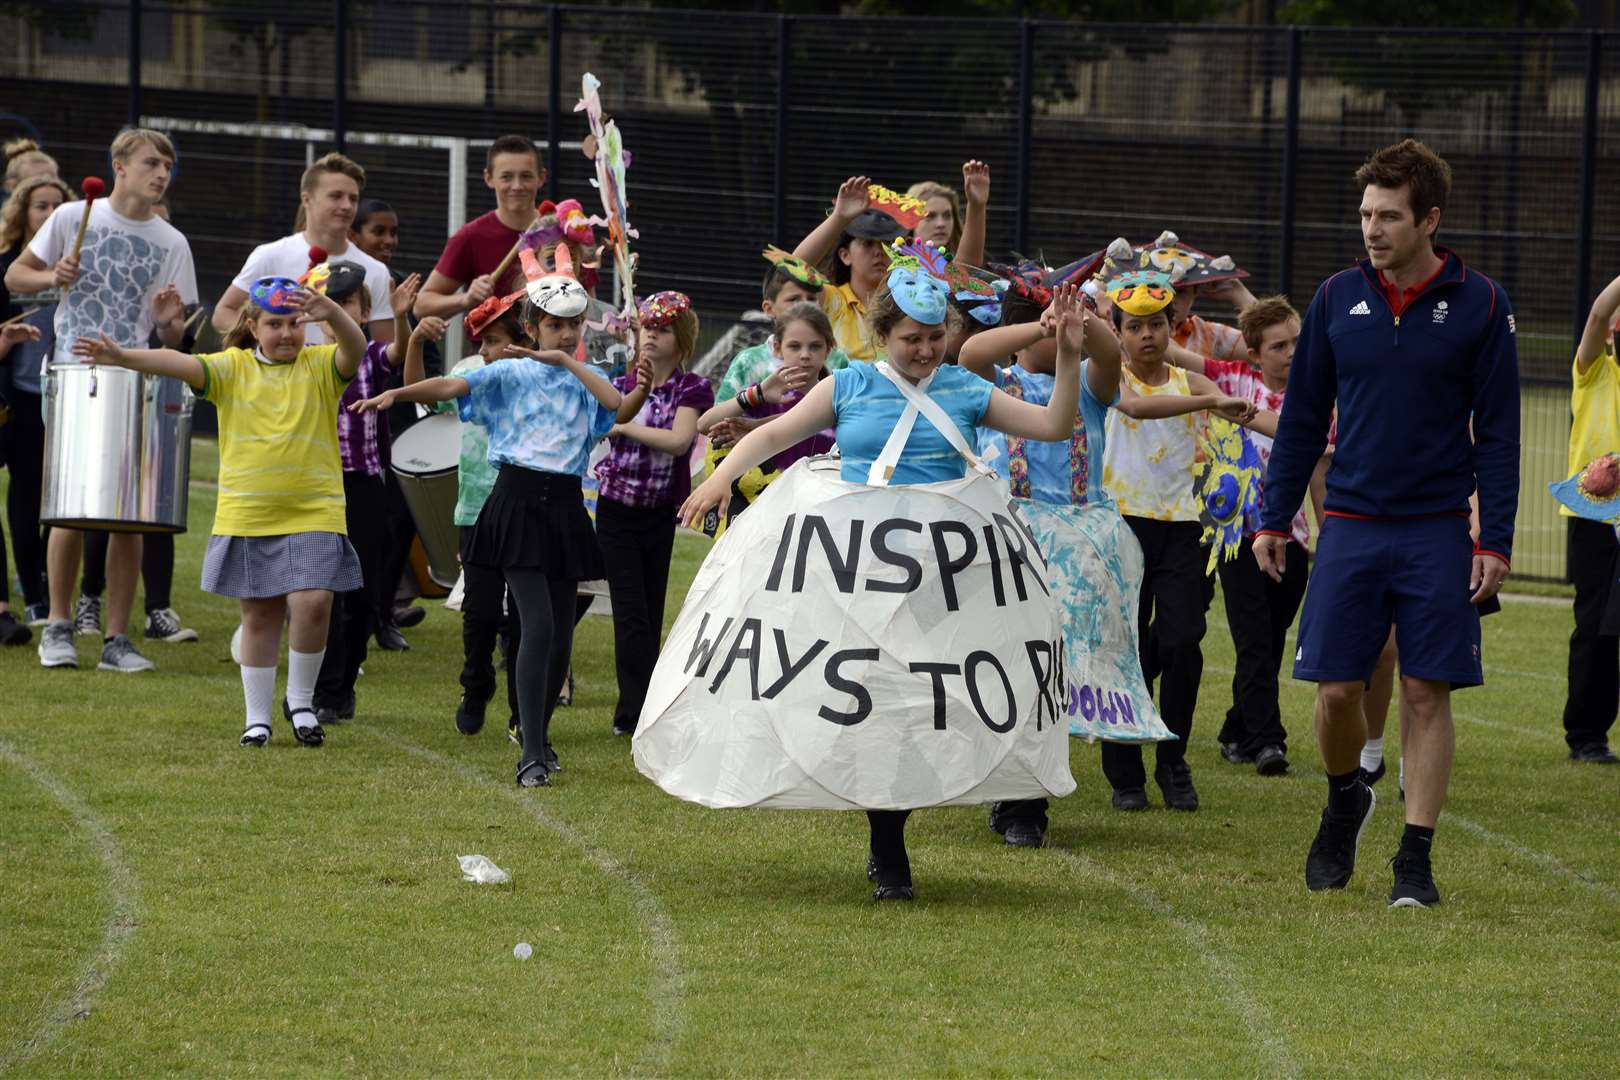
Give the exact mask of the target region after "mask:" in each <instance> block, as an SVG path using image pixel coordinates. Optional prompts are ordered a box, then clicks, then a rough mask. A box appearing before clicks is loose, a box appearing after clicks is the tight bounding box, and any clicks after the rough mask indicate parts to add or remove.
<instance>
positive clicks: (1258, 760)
mask: <svg viewBox="0 0 1620 1080" xmlns="http://www.w3.org/2000/svg"><path fill="white" fill-rule="evenodd" d="M1254 771H1255V772H1257V773H1259V774H1260V775H1261V776H1281V775H1283V774H1284V773H1286V772H1287V771H1288V755H1287V754H1284V753H1283V748H1282V747H1280V746H1262V747H1261V748H1260V752H1259V753H1258V754H1256V755H1254Z"/></svg>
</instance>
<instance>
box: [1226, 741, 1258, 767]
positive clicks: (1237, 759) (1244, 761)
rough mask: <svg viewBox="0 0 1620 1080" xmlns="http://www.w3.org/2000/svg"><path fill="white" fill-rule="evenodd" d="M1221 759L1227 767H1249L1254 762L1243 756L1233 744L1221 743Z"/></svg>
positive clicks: (1238, 747) (1252, 759)
mask: <svg viewBox="0 0 1620 1080" xmlns="http://www.w3.org/2000/svg"><path fill="white" fill-rule="evenodd" d="M1221 757H1222V758H1224V759H1225V760H1226V763H1227V764H1228V765H1250V764H1253V762H1254V758H1253V757H1251V756H1250V755H1248V754H1245V753H1244V752H1243V750H1242V748H1241V747H1240V746H1239V745H1238V744H1237V743H1235V742H1223V743H1221Z"/></svg>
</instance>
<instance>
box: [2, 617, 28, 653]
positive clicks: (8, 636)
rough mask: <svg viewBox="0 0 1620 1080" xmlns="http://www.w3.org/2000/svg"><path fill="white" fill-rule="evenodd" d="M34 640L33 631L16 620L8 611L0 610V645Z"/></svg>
mask: <svg viewBox="0 0 1620 1080" xmlns="http://www.w3.org/2000/svg"><path fill="white" fill-rule="evenodd" d="M33 640H34V632H33V631H32V630H30V629H28V627H27V626H25V625H24V624H22V623H20V622H18V621H17V619H16V617H15V616H13V615H12V614H11V612H9V611H0V645H26V644H28V643H29V642H30V641H33Z"/></svg>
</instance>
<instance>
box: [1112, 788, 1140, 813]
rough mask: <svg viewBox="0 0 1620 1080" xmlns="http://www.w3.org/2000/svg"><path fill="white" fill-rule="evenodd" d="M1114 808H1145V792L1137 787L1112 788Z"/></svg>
mask: <svg viewBox="0 0 1620 1080" xmlns="http://www.w3.org/2000/svg"><path fill="white" fill-rule="evenodd" d="M1114 809H1115V810H1146V809H1147V792H1146V791H1143V790H1142V789H1141V788H1139V787H1132V788H1116V789H1115V790H1114Z"/></svg>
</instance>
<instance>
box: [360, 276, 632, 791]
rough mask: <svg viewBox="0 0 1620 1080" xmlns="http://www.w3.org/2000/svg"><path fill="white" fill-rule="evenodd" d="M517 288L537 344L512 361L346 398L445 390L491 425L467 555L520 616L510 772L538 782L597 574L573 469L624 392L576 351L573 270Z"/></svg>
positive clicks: (422, 396)
mask: <svg viewBox="0 0 1620 1080" xmlns="http://www.w3.org/2000/svg"><path fill="white" fill-rule="evenodd" d="M525 292H526V299H525V302H524V308H523V328H524V331H525V332H526V333H527V334H528V335H529V337H530V338H531V339H532V340H533V341H535V342H537V343H538V344H539V348H537V349H530V348H527V347H525V346H521V345H508V346H507V347H506V350H505V352H506V355H507V356H509V357H514V358H519V359H517V360H516V361H514V362H511V363H499V364H489V365H487V366H485V367H482V368H479V369H478V370H477V371H469V372H467V373H466V374H465V375H449V376H444V377H442V378H437V379H427V380H424V381H422V382H419V383H415V384H413V385H411V386H407V387H404V388H402V389H395V390H388V391H386V392H384V393H382V394H380V395H378V396H377V397H374V398H371V399H369V400H366V401H362V402H357V403H356V404H355V405H353V406H351V408H353V409H354V410H356V411H361V410H366V409H388V408H391V407H392V406H393V405H394V404H395V403H396V402H401V401H414V402H420V403H423V404H426V403H430V402H435V401H449V400H451V399H452V398H454V399H457V405H458V408H459V410H460V413H461V418H462V419H463V420H466V421H470V422H472V423H475V424H481V425H483V426H484V428H485V429H486V430H487V431H488V433H489V462H490V464H491V465H493V466H495V467H496V468H498V469H499V470H500V474H499V476H498V477H497V478H496V480H495V488H494V490H492V491H491V492H490V493H489V498H488V499H486V500H485V502H484V506H483V509H482V510H480V511H479V514H478V521H477V522H476V523H475V524H474V525H473V533H472V538H471V539H470V540H469V541H468V543H467V551H466V561H467V563H468V565H470V566H479V567H487V568H490V569H494V570H499V571H500V572H501V574H502V576H503V577H505V578H506V585H507V588H508V589H509V590H511V595H512V599H513V600H514V601H515V602H516V604H517V609H518V622H519V623H520V624H521V625H522V627H523V638H522V643H521V644H520V645H519V647H518V658H517V678H518V712H519V719H520V721H521V724H520V729H521V732H522V740H523V750H522V755H521V756H520V758H519V760H518V769H517V782H518V784H519V785H520V786H522V787H542V786H544V785H546V784H548V783H550V782H551V774H552V773H554V772H556V771H557V770H558V764H557V755H556V753H555V752H554V751H553V750H552V749H551V743H550V740H549V738H548V732H549V728H550V724H551V713H552V710H553V709H554V708H555V707H556V704H557V697H558V695H559V694H560V693H561V692H562V685H563V679H564V677H565V676H566V674H567V671H568V657H569V653H570V651H571V649H572V647H573V637H574V594H575V592H576V585H577V583H578V582H580V581H590V580H594V579H597V578H600V577H603V576H604V575H605V570H604V569H603V565H602V554H601V551H600V549H599V548H598V547H597V544H596V535H595V533H594V532H593V531H592V529H591V519H590V517H589V516H588V515H587V514H586V513H585V501H584V495H583V493H582V492H581V490H580V479H581V477H583V476H584V475H585V467H586V465H587V464H588V463H589V461H590V454H591V447H592V445H594V444H595V443H596V441H597V440H598V439H600V438H602V437H603V436H604V435H606V434H607V433H608V430H609V429H610V428H611V427H612V426H613V424H614V421H615V419H616V416H617V410H618V408H619V404H620V400H621V398H620V394H619V391H618V390H617V389H615V388H614V386H613V384H612V383H610V382H608V381H607V379H605V378H603V377H602V376H601V375H599V374H598V373H597V372H595V371H593V370H592V369H590V368H589V367H587V366H585V365H584V364H583V363H581V362H580V361H578V360H576V359H575V358H574V351H575V349H576V347H577V346H578V345H579V340H580V333H581V332H582V330H583V329H584V325H585V307H586V303H587V300H588V297H587V296H586V294H585V290H584V289H583V288H582V287H581V286H580V284H579V282H577V281H575V280H574V279H573V278H571V277H568V276H567V275H565V274H549V275H546V276H543V277H537V278H535V279H533V280H531V281H530V282H529V283H528V284H527V286H525ZM521 358H528V359H530V360H533V361H536V362H535V363H523V362H522V360H521Z"/></svg>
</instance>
